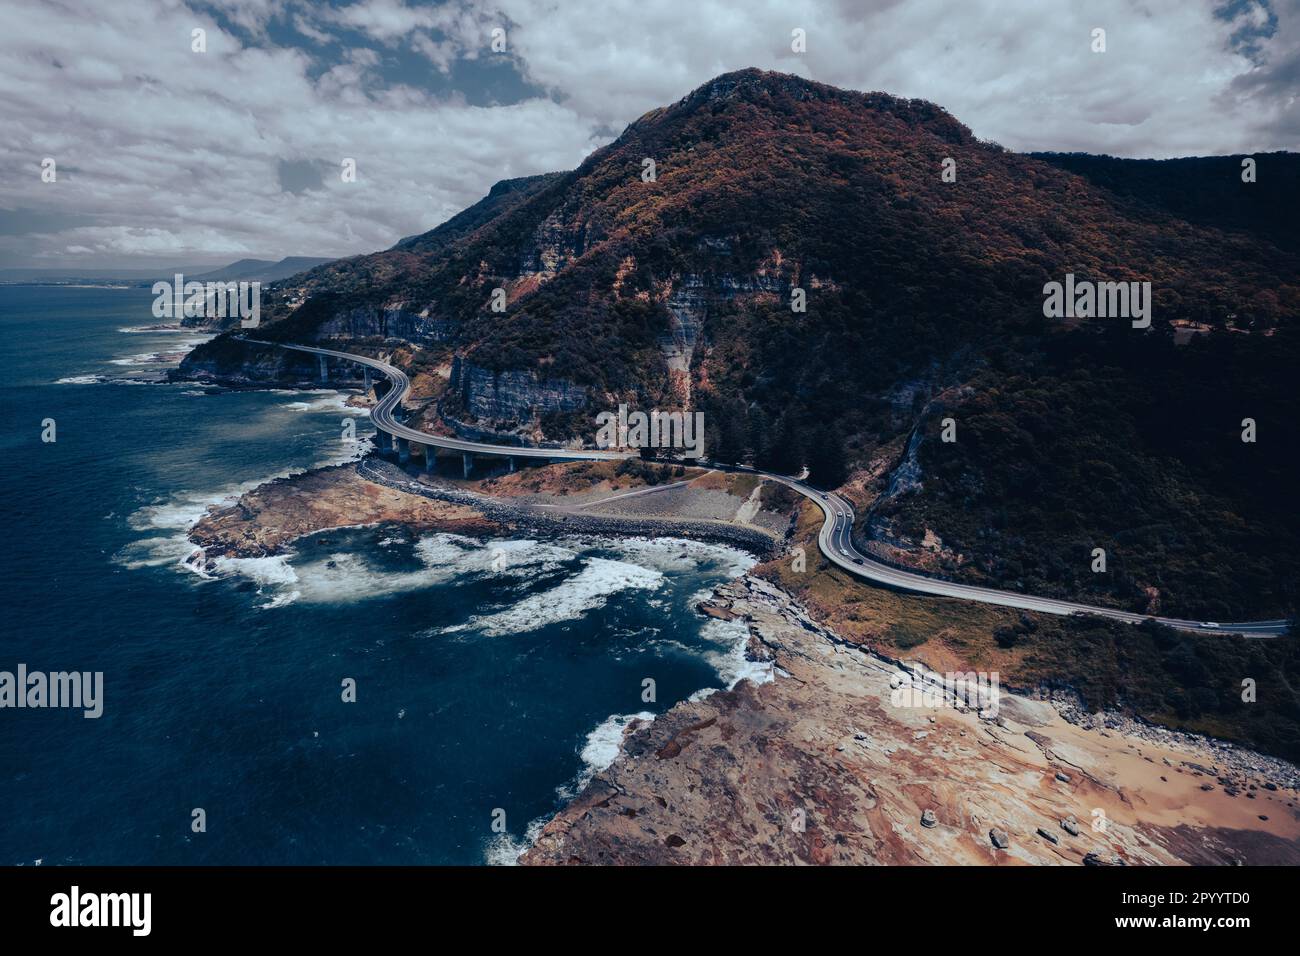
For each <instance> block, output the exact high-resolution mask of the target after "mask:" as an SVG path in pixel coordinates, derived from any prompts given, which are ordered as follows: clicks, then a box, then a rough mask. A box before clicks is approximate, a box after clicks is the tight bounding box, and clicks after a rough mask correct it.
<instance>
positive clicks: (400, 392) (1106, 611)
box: [243, 339, 1290, 637]
mask: <svg viewBox="0 0 1300 956" xmlns="http://www.w3.org/2000/svg"><path fill="white" fill-rule="evenodd" d="M243 341H246V342H251V343H254V344H258V345H275V346H280V347H282V348H287V349H293V350H294V351H297V352H309V353H312V354H314V355H319V356H321V377H322V379H323V380H324V379H325V377H326V375H325V368H326V367H325V359H326V357H329V358H336V359H341V360H343V361H347V362H356V363H358V364H360V365H363V366H365V367H366V368H367V380H368V379H369V371H368V370H369V369H374V370H375V371H378V372H380V373H381V374H383V375H384V376H385V377H386V378H387V379H388V380H389V381H390V382H392V388H390V389H389V390H388V391H387V392H386V393H385V394H384V396H383V398H381V399H380V400H379V402H378V403H377V404H376V405H375V406H374V408H373V409H372V410H371V413H370V414H371V419H372V420H373V421H374V423H375V428H376V429H377V431H378V433H379V436H380V439H379V444H380V449H381V450H383V451H387V450H390V449H391V447H392V443H394V442H395V443H396V444H397V450H398V457H399V460H400V461H402V462H406V461H409V458H410V450H409V443H410V442H416V443H418V444H421V445H424V446H425V447H426V448H427V447H428V446H430V445H433V446H436V447H438V448H447V449H451V450H454V451H459V452H461V453H462V455H464V456H465V457H464V463H465V474H466V475H467V476H468V474H469V468H470V460H471V458H472V456H474V455H482V456H485V457H492V458H507V459H514V458H541V459H548V460H551V461H612V460H618V459H623V458H635V457H639V456H638V455H637V454H636V453H635V452H624V451H613V450H603V449H585V448H562V447H555V448H538V447H529V446H520V447H517V448H516V447H513V446H510V445H491V444H487V443H484V442H471V441H463V440H461V439H459V438H450V437H448V436H446V435H432V434H429V433H427V432H421V431H416V430H415V429H414V428H408V427H407V426H406V425H403V424H402V423H401V422H400V421H398V420H397V418H396V414H395V413H396V411H397V410H398V409H399V408H400V406H401V403H402V399H403V398H405V397H406V393H407V391H408V390H409V389H410V387H411V382H410V379H408V378H407V376H406V373H405V372H403V371H402V370H401V369H399V368H395V367H394V366H392V365H389V364H388V363H387V362H383V361H381V360H379V359H373V358H369V357H368V356H365V355H354V354H352V353H350V352H336V351H334V350H332V349H322V348H315V347H313V346H309V345H290V344H287V343H283V342H265V341H260V340H258V339H243ZM425 461H426V465H425V467H426V468H431V467H432V463H433V456H432V455H426V458H425ZM511 464H512V468H513V461H512V463H511ZM699 467H704V468H710V469H713V470H715V471H736V472H747V473H750V474H755V475H760V476H762V477H764V478H768V479H771V480H772V481H778V482H780V483H781V484H783V485H785V486H786V487H788V488H790V489H792V490H794V491H796V492H798V493H799V494H801V495H803V496H804V497H805V498H807V499H809V500H810V501H812V502H813V503H815V504H816V505H817V507H818V508H820V509H821V512H822V515H823V521H822V527H821V530H820V531H819V532H818V534H817V546H818V547H819V548H820V550H821V552H822V554H824V555H825V556H826V558H827V559H828V560H829V561H830V562H831V563H832V564H834V565H836V566H837V567H839V568H840V569H842V570H844V571H847V572H848V573H849V574H852V575H854V576H855V577H859V578H863V579H865V580H867V581H870V582H872V583H873V584H878V585H883V586H885V587H891V588H896V589H898V590H902V591H910V592H913V593H916V594H932V595H935V596H937V597H950V598H959V599H962V600H966V601H978V602H979V603H981V604H997V605H1001V606H1004V607H1014V608H1020V609H1022V610H1026V611H1040V612H1043V613H1047V614H1062V615H1071V614H1095V615H1097V616H1099V617H1107V618H1111V619H1112V620H1117V621H1126V622H1128V623H1130V624H1140V623H1142V622H1143V621H1146V620H1152V619H1153V620H1155V621H1158V622H1159V623H1161V624H1165V625H1167V626H1169V627H1173V628H1177V629H1179V630H1183V631H1195V632H1197V633H1200V634H1219V635H1227V634H1243V635H1245V636H1247V637H1279V636H1281V635H1283V634H1286V633H1287V632H1288V630H1289V627H1290V622H1289V621H1285V620H1274V621H1245V622H1240V623H1222V622H1215V621H1189V620H1184V619H1182V618H1173V617H1154V618H1153V617H1152V616H1151V615H1146V614H1135V613H1133V612H1132V611H1120V610H1117V609H1115V608H1109V607H1097V606H1095V605H1090V604H1078V603H1075V602H1073V601H1060V600H1056V599H1055V598H1045V597H1035V596H1033V595H1029V594H1017V593H1016V592H1014V591H999V590H996V589H994V588H982V587H976V586H975V585H971V584H957V583H955V582H951V581H944V580H941V579H939V578H932V577H927V576H926V575H923V574H916V573H913V572H910V571H903V570H900V569H898V568H893V567H890V566H889V565H887V564H882V563H880V562H879V561H875V560H873V559H871V558H870V557H868V556H867V555H865V554H863V553H862V552H860V551H859V550H858V549H857V548H856V547H855V546H854V544H853V534H852V532H853V508H852V506H850V505H849V503H848V502H846V501H845V500H844V499H843V498H841V497H839V496H838V495H836V494H834V493H833V492H826V491H820V490H818V489H816V488H813V487H812V486H811V485H808V484H805V483H804V482H803V481H801V480H799V479H796V478H790V477H788V476H785V475H777V474H773V473H771V472H766V471H760V470H758V469H756V468H748V467H745V466H743V465H738V466H727V465H719V464H716V463H713V462H708V463H707V464H705V463H700V464H699ZM658 490H662V489H658Z"/></svg>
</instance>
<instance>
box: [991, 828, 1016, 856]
mask: <svg viewBox="0 0 1300 956" xmlns="http://www.w3.org/2000/svg"><path fill="white" fill-rule="evenodd" d="M989 842H990V843H992V844H993V845H994V846H995V847H997V848H998V849H999V850H1005V849H1006V848H1007V847H1009V846H1011V837H1009V836H1007V831H1006V830H999V829H998V828H997V827H994V828H993V829H992V830H990V831H989Z"/></svg>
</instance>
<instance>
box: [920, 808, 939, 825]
mask: <svg viewBox="0 0 1300 956" xmlns="http://www.w3.org/2000/svg"><path fill="white" fill-rule="evenodd" d="M938 822H939V821H938V820H936V819H935V818H934V811H933V810H924V811H922V813H921V826H923V827H927V828H928V827H933V826H934V825H935V824H936V823H938Z"/></svg>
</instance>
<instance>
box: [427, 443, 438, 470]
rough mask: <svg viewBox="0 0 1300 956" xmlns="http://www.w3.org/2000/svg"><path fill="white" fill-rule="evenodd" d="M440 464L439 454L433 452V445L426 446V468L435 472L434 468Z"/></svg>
mask: <svg viewBox="0 0 1300 956" xmlns="http://www.w3.org/2000/svg"><path fill="white" fill-rule="evenodd" d="M437 465H438V456H437V455H435V454H434V453H433V446H432V445H425V446H424V470H425V471H427V472H429V473H430V474H432V473H433V469H434V468H435V467H437Z"/></svg>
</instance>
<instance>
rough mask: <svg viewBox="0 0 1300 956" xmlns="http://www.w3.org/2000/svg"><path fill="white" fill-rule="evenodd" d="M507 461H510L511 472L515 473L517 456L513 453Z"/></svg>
mask: <svg viewBox="0 0 1300 956" xmlns="http://www.w3.org/2000/svg"><path fill="white" fill-rule="evenodd" d="M506 461H508V462H510V473H511V474H512V475H513V474H514V472H515V456H514V455H511V456H510V457H509V458H507V459H506Z"/></svg>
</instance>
